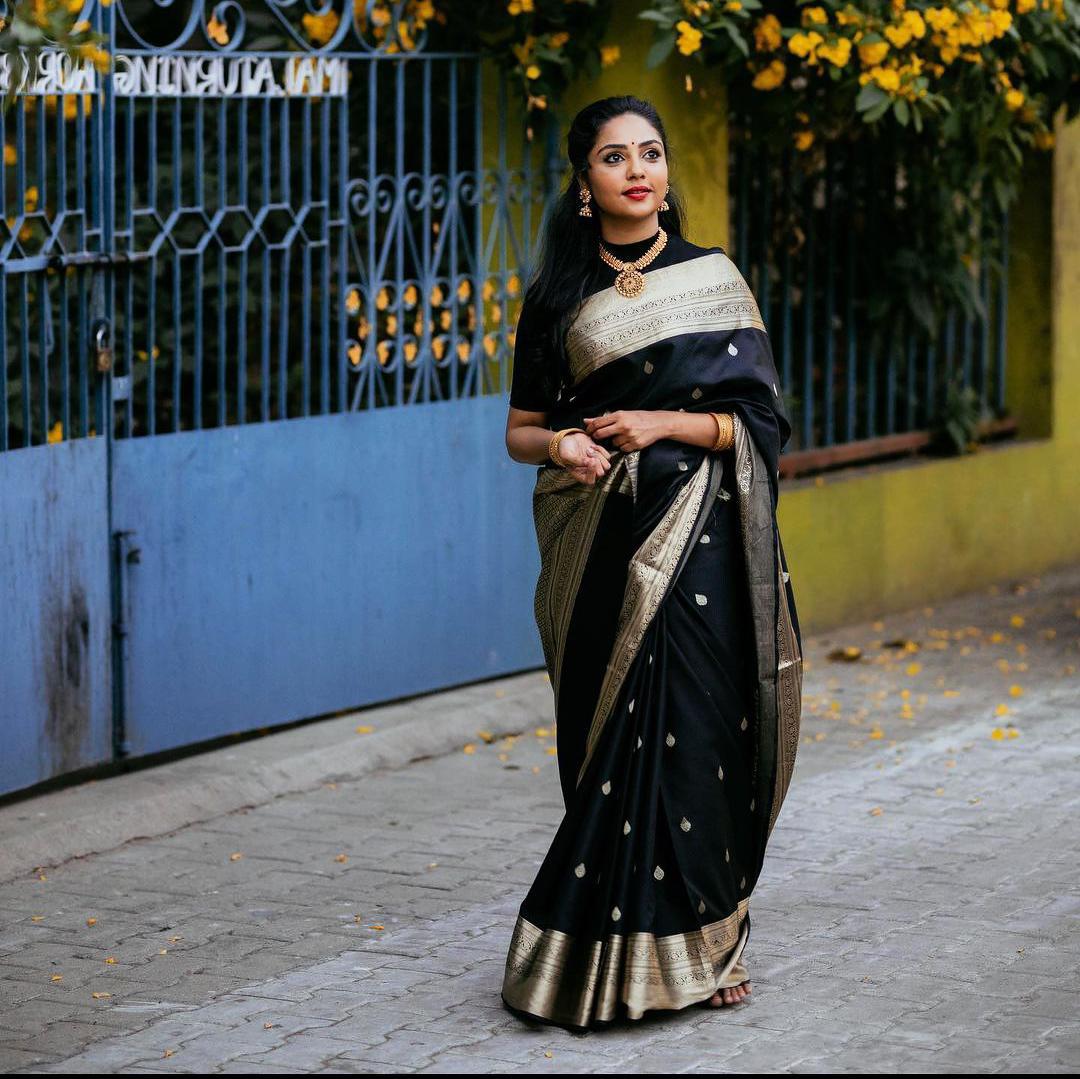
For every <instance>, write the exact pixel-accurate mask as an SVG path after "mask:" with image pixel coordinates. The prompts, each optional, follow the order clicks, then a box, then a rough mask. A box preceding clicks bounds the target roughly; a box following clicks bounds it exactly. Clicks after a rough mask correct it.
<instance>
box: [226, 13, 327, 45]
mask: <svg viewBox="0 0 1080 1079" xmlns="http://www.w3.org/2000/svg"><path fill="white" fill-rule="evenodd" d="M304 18H305V19H307V18H308V16H306V15H305V16H304ZM206 36H207V37H208V38H209V39H210V40H211V41H216V42H217V43H218V44H219V45H228V44H229V28H228V27H227V26H226V25H225V24H224V23H223V22H222V21H221V20H220V19H219V18H218V17H217V14H216V13H214V14H212V15H211V16H210V21H209V22H208V23H207V24H206Z"/></svg>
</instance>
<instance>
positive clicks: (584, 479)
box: [559, 431, 611, 487]
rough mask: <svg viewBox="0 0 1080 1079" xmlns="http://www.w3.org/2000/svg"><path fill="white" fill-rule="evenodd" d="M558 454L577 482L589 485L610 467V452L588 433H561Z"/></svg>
mask: <svg viewBox="0 0 1080 1079" xmlns="http://www.w3.org/2000/svg"><path fill="white" fill-rule="evenodd" d="M559 456H560V457H561V458H562V459H563V461H565V462H566V465H565V469H566V471H567V472H569V473H570V474H571V475H572V476H573V477H574V478H575V479H576V480H578V482H579V483H585V484H588V485H589V486H590V487H591V486H593V485H594V484H595V483H596V481H597V479H598V478H599V477H600V476H602V475H603V474H604V473H605V472H608V471H610V469H611V463H610V461H611V454H610V453H609V452H608V451H607V450H606V449H604V447H603V446H598V445H597V444H596V443H595V442H594V441H593V440H592V439H591V438H590V437H589V436H588V435H583V434H581V433H580V432H577V431H575V432H574V433H573V434H569V435H563V438H562V441H561V442H560V443H559Z"/></svg>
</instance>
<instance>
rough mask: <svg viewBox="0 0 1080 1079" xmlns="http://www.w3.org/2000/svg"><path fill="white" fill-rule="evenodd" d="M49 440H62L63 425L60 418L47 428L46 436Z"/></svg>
mask: <svg viewBox="0 0 1080 1079" xmlns="http://www.w3.org/2000/svg"><path fill="white" fill-rule="evenodd" d="M46 437H47V438H48V440H49V441H50V442H62V441H63V438H64V425H63V423H62V422H61V421H60V420H57V421H56V423H54V424H53V425H52V427H50V428H49V433H48V435H47V436H46Z"/></svg>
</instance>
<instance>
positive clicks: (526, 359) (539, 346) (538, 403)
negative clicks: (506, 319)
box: [510, 296, 558, 412]
mask: <svg viewBox="0 0 1080 1079" xmlns="http://www.w3.org/2000/svg"><path fill="white" fill-rule="evenodd" d="M542 325H543V323H542V320H541V317H540V312H539V309H538V307H537V305H536V304H535V303H534V302H533V300H532V298H531V297H530V296H526V297H525V300H524V302H523V303H522V305H521V314H520V315H519V316H518V323H517V329H516V331H515V334H514V369H513V375H512V377H511V382H510V404H511V405H512V406H513V407H514V408H520V409H524V410H525V411H526V412H550V411H551V410H552V408H553V407H554V406H555V400H556V396H557V382H558V376H557V370H556V363H555V359H554V357H553V356H552V355H551V353H550V350H549V349H548V347H547V345H546V344H545V339H544V335H543V333H542V332H541V327H542Z"/></svg>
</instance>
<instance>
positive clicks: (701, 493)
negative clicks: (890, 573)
mask: <svg viewBox="0 0 1080 1079" xmlns="http://www.w3.org/2000/svg"><path fill="white" fill-rule="evenodd" d="M709 265H710V266H715V265H717V264H716V263H715V262H710V263H709ZM670 269H671V270H672V271H676V270H678V271H679V274H678V275H675V274H670V275H668V277H667V278H664V277H659V274H658V279H659V280H660V281H661V283H662V284H663V283H664V282H667V283H668V284H672V285H675V284H678V283H679V282H680V281H682V282H683V283H685V282H686V281H687V280H688V278H687V277H686V275H685V273H684V272H683V267H670ZM661 273H662V271H661ZM736 273H737V271H736ZM694 281H695V283H694V287H693V289H691V290H689V293H690V294H691V296H690V299H688V300H682V301H679V300H678V299H677V297H676V299H675V306H676V309H677V310H680V311H682V312H683V313H684V314H687V315H688V317H690V318H691V321H692V322H693V324H694V326H695V329H696V331H697V333H699V334H700V333H704V336H706V337H710V338H711V339H712V342H713V344H714V345H715V346H717V347H722V346H723V345H725V344H730V345H731V348H730V349H728V350H727V351H728V353H729V356H736V355H737V353H738V350H739V348H740V347H742V348H745V349H746V351H747V353H748V354H753V352H754V350H752V349H750V348H748V347H747V344H748V342H749V341H760V339H761V338H763V337H764V332H763V329H762V328H760V322H759V321H758V322H756V323H755V320H754V317H753V312H750V313H749V314H747V313H746V310H745V309H746V295H748V290H745V291H744V290H740V289H739V288H738V287H737V282H733V280H732V279H731V278H730V274H729V277H728V278H727V279H725V287H724V289H723V292H724V295H725V297H727V298H728V299H729V300H730V301H731V302H732V303H733V304H735V305H736V307H738V308H739V309H740V310H741V311H742V312H743V313H742V314H741V315H737V317H736V316H732V315H731V314H730V313H724V314H722V315H721V316H715V311H714V309H713V304H714V302H715V297H714V295H713V293H714V291H715V290H710V289H709V287H708V285H709V281H708V278H705V279H704V281H702V280H701V278H700V277H699V278H697V279H694ZM738 281H741V277H740V278H738ZM608 291H613V290H608ZM661 295H663V293H662V290H661ZM694 297H697V298H698V299H697V300H695V299H694ZM669 299H671V297H669ZM609 301H610V298H609V297H608V296H607V295H606V294H601V295H600V306H597V305H594V306H593V309H592V310H591V314H592V315H594V316H595V315H596V313H597V310H599V311H600V313H601V317H600V318H599V319H596V318H594V319H593V324H595V325H597V326H599V327H600V329H599V330H598V332H601V333H608V332H609V329H608V327H609V325H610V332H611V333H612V334H615V335H617V337H618V339H619V341H621V342H623V344H622V345H621V346H620V347H622V348H631V347H632V348H633V349H641V348H642V346H643V342H645V343H647V342H648V340H649V337H648V334H649V330H648V326H649V325H652V324H655V325H657V326H658V327H659V328H660V329H659V332H660V333H661V335H662V336H661V340H666V337H664V336H663V335H668V334H669V333H670V328H669V327H670V318H669V317H668V315H667V313H666V312H667V308H665V307H663V305H660V307H659V311H660V314H662V315H663V317H658V316H657V317H654V316H653V315H651V314H650V313H649V312H648V311H643V310H640V309H639V310H638V311H637V312H636V317H634V311H631V312H630V318H629V326H630V330H629V331H628V329H627V324H623V323H617V322H613V321H610V320H609V319H608V316H607V315H606V314H605V313H604V312H605V311H606V310H607V307H606V306H604V305H606V304H608V303H609ZM695 303H697V308H696V309H695V307H694V304H695ZM751 303H752V298H751ZM702 305H704V307H703V306H702ZM754 310H756V308H755V309H754ZM714 316H715V317H720V318H721V322H722V326H721V330H720V331H713V332H712V333H708V332H705V331H703V330H702V327H703V326H708V325H710V319H711V318H714ZM739 318H744V320H745V323H746V324H745V325H744V324H742V323H740V322H739ZM740 333H741V334H743V335H746V334H751V335H754V336H752V337H751V338H747V337H746V336H742V337H739V336H737V335H738V334H740ZM691 339H692V338H686V339H684V341H683V342H681V345H682V346H685V344H686V343H687V342H688V341H689V340H691ZM736 340H738V341H739V342H740V343H741V344H740V345H735V343H734V342H735V341H736ZM766 342H767V338H766ZM587 344H588V347H587V348H584V346H583V352H582V355H585V354H586V353H587V354H588V355H589V356H594V357H596V358H597V359H596V363H597V367H596V369H595V370H599V367H601V366H602V367H604V368H605V372H606V373H610V374H612V375H616V374H618V373H619V368H620V364H622V363H624V362H626V361H627V360H629V359H632V358H634V355H635V354H634V352H633V351H631V352H629V353H625V352H624V353H621V354H620V355H618V356H615V357H614V359H613V358H612V354H611V350H610V349H605V347H604V343H603V341H599V342H598V341H596V340H593V341H591V342H588V343H587ZM731 349H734V350H735V351H731ZM675 355H680V354H679V353H676V354H675ZM682 355H685V353H682ZM713 355H714V356H718V355H719V353H718V352H717V353H713ZM756 355H757V357H758V359H757V361H756V362H753V367H755V368H759V369H758V370H754V369H753V368H752V367H744V369H743V370H744V371H745V372H746V377H745V379H743V380H736V381H735V382H733V381H732V379H731V377H730V376H731V360H730V358H729V357H728V356H725V357H724V363H725V366H726V370H725V371H723V372H720V371H717V372H715V378H714V379H713V381H712V383H711V384H710V382H709V381H707V380H706V378H705V377H703V376H704V375H707V374H708V368H707V365H706V366H702V365H701V364H700V362H698V363H697V364H696V366H695V368H694V370H693V373H692V378H690V379H686V378H685V377H682V376H681V375H680V373H679V367H678V365H677V364H676V362H675V361H672V362H671V363H670V365H669V367H668V368H667V369H666V370H665V371H662V372H659V373H660V374H661V375H662V379H659V380H654V381H653V383H652V384H653V385H655V386H664V393H665V394H666V395H667V397H666V401H667V403H664V404H659V405H656V404H654V405H651V406H650V407H679V406H678V402H680V401H682V402H685V404H684V405H683V406H682V407H684V408H685V407H692V406H693V404H694V403H695V402H697V401H700V402H701V406H702V407H704V408H712V409H717V408H718V407H724V406H722V405H719V404H718V402H721V401H723V402H724V403H725V405H726V407H727V408H729V409H730V410H731V411H732V413H733V415H734V416H735V444H734V446H733V447H732V448H731V449H729V450H725V451H720V452H714V451H710V450H706V449H703V448H701V447H697V446H693V445H689V444H686V443H681V442H676V441H674V440H667V439H661V440H659V441H657V442H654V443H653V444H651V445H650V446H648V447H646V448H645V449H644V450H640V451H638V450H634V451H629V452H625V453H623V452H620V451H618V450H613V451H612V456H611V466H612V467H611V469H610V470H609V472H608V473H607V474H606V475H604V476H603V477H602V478H600V479H599V480H598V481H597V483H596V484H595V485H594V486H588V485H584V484H581V483H578V482H577V481H576V480H574V478H573V476H572V475H571V474H569V473H567V472H565V471H563V470H561V469H555V468H543V469H540V470H539V474H538V477H537V483H536V488H535V491H534V497H533V511H534V519H535V524H536V531H537V539H538V544H539V548H540V555H541V569H540V575H539V578H538V581H537V589H536V597H535V613H536V619H537V626H538V628H539V631H540V638H541V643H542V646H543V651H544V656H545V662H546V663H547V666H548V670H549V672H550V675H551V681H552V688H553V691H554V699H555V712H556V730H557V739H558V745H557V750H558V760H559V775H560V782H561V785H562V792H563V798H564V802H565V806H566V813H565V816H564V817H563V820H562V822H561V824H560V826H559V828H558V831H557V833H556V835H555V837H554V839H553V841H552V844H551V846H550V849H549V850H548V852H547V855H546V857H545V858H544V861H543V863H542V864H541V866H540V869H539V871H538V873H537V875H536V879H535V880H534V882H533V884H532V887H531V888H530V889H529V892H528V894H527V895H526V897H525V899H524V901H523V902H522V904H521V908H520V911H519V913H518V917H517V920H516V923H515V926H514V928H513V932H512V936H511V940H510V945H509V949H508V954H507V960H506V968H505V974H504V979H503V987H502V998H503V1000H504V1002H505V1003H506V1004H507V1006H509V1007H510V1008H511V1009H513V1010H515V1011H517V1012H520V1013H523V1014H526V1015H529V1016H533V1017H536V1018H539V1019H542V1020H545V1021H548V1022H554V1023H558V1024H560V1025H563V1026H567V1027H571V1028H574V1029H587V1028H590V1027H594V1026H597V1025H600V1024H604V1023H608V1022H610V1021H612V1020H613V1019H615V1018H616V1017H617V1016H618V1015H619V1014H620V1011H625V1014H626V1015H627V1017H629V1018H631V1019H635V1018H640V1016H641V1015H643V1014H644V1012H645V1011H648V1010H652V1009H677V1008H682V1007H686V1006H687V1005H689V1004H692V1003H695V1002H698V1001H702V1000H705V999H707V998H708V997H710V996H712V994H713V993H714V992H715V991H716V990H717V989H720V988H725V987H728V986H734V985H738V984H740V983H741V982H742V981H745V980H746V978H747V977H748V974H747V970H746V967H745V965H744V964H743V962H742V957H743V951H744V949H745V946H746V943H747V941H748V939H749V933H750V910H749V905H750V896H751V893H752V891H753V889H754V886H755V884H756V882H757V880H758V876H759V874H760V871H761V866H762V862H763V859H764V854H765V849H766V844H767V841H768V837H769V835H770V833H771V831H772V827H773V825H774V824H775V821H776V817H777V814H778V813H779V809H780V806H781V804H782V802H783V800H784V796H785V794H786V792H787V789H788V785H789V783H790V778H791V771H792V768H793V766H794V760H795V752H796V749H797V746H798V735H799V712H800V707H801V684H802V671H801V663H802V657H801V645H800V640H799V632H798V623H797V620H796V616H795V611H794V598H793V594H792V592H791V589H790V583H789V574H788V572H787V568H786V561H785V559H784V555H783V550H782V547H781V545H780V542H779V533H778V531H777V530H776V527H775V500H776V484H775V457H776V456H777V455H778V453H779V439H778V438H777V435H778V434H782V433H783V422H777V423H773V422H772V421H771V416H772V415H773V413H772V412H771V411H770V408H771V406H770V405H766V404H765V403H764V402H767V401H769V396H767V395H766V394H765V393H764V392H762V390H763V388H764V386H766V385H767V384H768V383H769V382H770V381H771V380H772V378H773V377H774V375H772V374H771V372H770V368H771V355H768V353H767V344H766V347H765V351H764V353H763V352H762V351H761V350H760V349H759V350H758V351H757V353H756ZM762 355H768V366H767V367H766V366H764V365H763V364H761V362H760V357H761V356H762ZM657 359H659V354H658V353H657V352H656V351H655V350H653V351H650V350H649V349H648V348H646V349H645V350H644V352H642V353H641V354H640V355H639V356H638V357H637V358H636V360H635V362H637V363H639V364H642V365H643V368H642V369H648V370H646V373H647V374H651V373H652V371H653V370H657V369H658V368H657V362H656V361H657ZM668 359H669V360H670V359H671V357H670V356H669V357H668ZM739 363H741V364H747V365H749V364H751V363H752V361H751V359H750V358H749V356H748V358H747V360H745V361H739ZM605 377H606V375H605ZM663 379H666V380H667V381H666V383H665V382H664V381H663ZM755 384H756V385H755ZM602 385H603V383H602V379H600V378H597V377H593V378H591V379H590V378H589V377H588V375H587V374H586V375H584V376H583V378H582V379H581V380H579V386H580V388H579V393H578V395H577V396H580V397H581V398H582V401H581V414H583V415H596V414H598V412H597V402H598V400H600V399H601V398H600V397H599V396H598V395H600V394H601V393H602ZM771 396H775V391H772V392H771ZM620 407H635V406H634V404H633V403H628V404H626V405H625V406H620ZM568 418H569V414H567V415H566V416H565V417H560V418H559V420H557V421H556V422H560V423H561V422H566V420H568ZM784 422H786V421H784ZM755 433H756V436H755ZM759 442H760V443H761V447H759V444H758V443H759Z"/></svg>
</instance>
